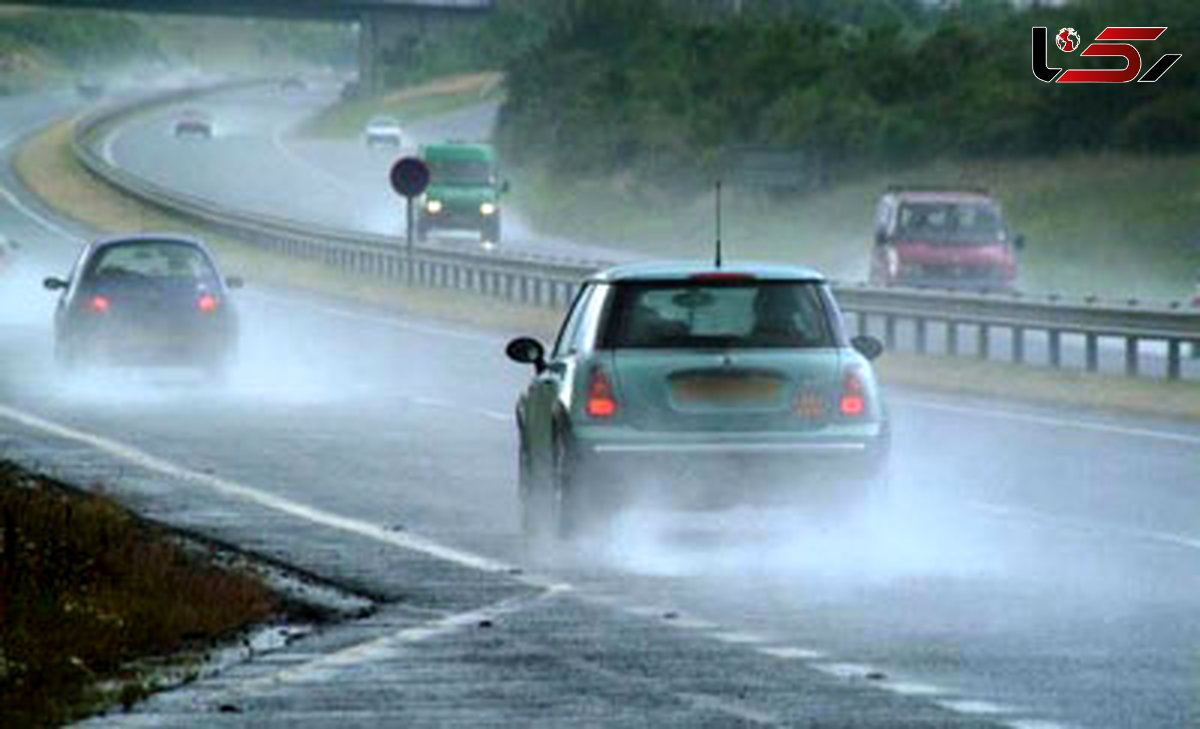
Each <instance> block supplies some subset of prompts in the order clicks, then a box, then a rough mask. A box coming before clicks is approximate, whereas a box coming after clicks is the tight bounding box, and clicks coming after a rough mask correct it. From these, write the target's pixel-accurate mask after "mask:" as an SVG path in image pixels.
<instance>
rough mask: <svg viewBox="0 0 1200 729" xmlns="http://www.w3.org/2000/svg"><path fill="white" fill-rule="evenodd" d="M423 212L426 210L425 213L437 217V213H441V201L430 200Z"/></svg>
mask: <svg viewBox="0 0 1200 729" xmlns="http://www.w3.org/2000/svg"><path fill="white" fill-rule="evenodd" d="M425 210H426V212H429V213H433V214H434V215H437V214H438V213H440V212H442V201H441V200H430V201H428V202H426V203H425Z"/></svg>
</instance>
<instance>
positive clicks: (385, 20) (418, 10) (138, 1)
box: [0, 0, 493, 89]
mask: <svg viewBox="0 0 1200 729" xmlns="http://www.w3.org/2000/svg"><path fill="white" fill-rule="evenodd" d="M0 5H21V6H41V7H45V8H80V9H92V10H120V11H127V12H142V13H175V14H180V13H183V14H192V15H218V16H220V15H224V16H236V17H264V18H283V19H293V20H330V21H342V22H357V23H358V25H359V55H358V59H359V78H360V79H361V80H362V82H363V85H364V86H365V87H367V88H369V89H375V88H378V86H379V81H380V60H381V59H383V58H385V57H386V58H390V59H396V60H399V61H400V62H402V63H403V62H405V60H406V59H407V60H412V59H414V58H415V56H416V54H417V53H418V52H419V49H420V48H421V47H422V46H423V45H425V44H427V43H430V42H436V39H437V38H438V37H439V36H440V35H442V34H444V32H445V31H446V30H448V29H450V28H454V27H457V26H460V25H463V24H466V23H475V22H478V21H479V19H480V18H481V17H482V15H483V13H486V12H488V11H490V10H491V9H492V5H493V0H41V1H40V2H39V1H38V0H20V1H18V2H5V1H4V0H0Z"/></svg>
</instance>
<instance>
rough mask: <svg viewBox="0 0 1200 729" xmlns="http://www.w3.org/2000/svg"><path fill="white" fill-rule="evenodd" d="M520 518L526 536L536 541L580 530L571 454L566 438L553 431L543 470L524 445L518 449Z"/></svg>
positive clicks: (580, 520)
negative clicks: (519, 455) (519, 452)
mask: <svg viewBox="0 0 1200 729" xmlns="http://www.w3.org/2000/svg"><path fill="white" fill-rule="evenodd" d="M521 453H522V455H521V457H520V462H519V466H518V468H519V474H518V477H519V479H520V480H521V483H522V488H521V522H522V524H521V525H522V527H523V529H524V531H525V534H526V536H528V537H530V538H531V539H533V540H535V541H537V542H551V541H557V540H563V539H569V538H571V537H573V536H575V535H576V534H578V533H579V531H580V527H581V526H582V524H583V518H582V517H583V513H582V511H583V510H582V508H581V506H582V505H581V504H580V500H579V495H578V493H577V492H576V489H575V487H574V484H575V473H574V467H575V466H574V456H573V455H572V453H571V446H570V440H569V438H568V437H567V436H566V435H565V434H563V433H561V432H556V433H555V434H554V437H553V441H552V444H551V449H550V454H549V458H548V459H547V462H546V464H545V466H546V468H545V469H544V473H541V472H539V470H538V468H537V466H536V464H535V463H534V461H533V457H532V454H531V453H529V451H528V449H527V448H522V449H521Z"/></svg>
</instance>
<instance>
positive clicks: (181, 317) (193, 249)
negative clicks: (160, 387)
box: [43, 234, 242, 376]
mask: <svg viewBox="0 0 1200 729" xmlns="http://www.w3.org/2000/svg"><path fill="white" fill-rule="evenodd" d="M43 285H44V286H45V288H47V289H49V290H51V291H59V292H61V295H60V296H59V300H58V306H57V309H56V310H55V315H54V342H55V357H56V359H57V360H58V362H59V363H60V364H61V365H62V366H64V368H66V369H73V368H75V367H77V366H79V365H95V364H112V365H133V366H163V365H166V366H195V367H199V368H201V369H203V370H204V371H206V372H208V373H210V374H212V375H214V376H220V375H222V374H223V373H224V370H225V368H226V366H227V365H228V364H229V362H230V361H231V359H232V358H233V356H234V354H235V352H236V348H237V338H238V320H237V313H236V311H235V310H234V306H233V301H232V299H231V298H230V295H229V290H230V289H235V288H239V287H240V286H241V285H242V282H241V279H239V278H236V277H230V278H224V277H222V276H221V274H220V273H219V272H218V270H217V266H216V264H215V263H214V262H213V258H212V255H211V254H210V253H209V252H208V249H207V248H205V246H204V244H203V243H201V242H200V241H198V240H196V239H193V238H188V237H183V236H177V235H169V234H168V235H137V236H131V237H121V238H110V239H106V240H101V241H97V242H93V243H90V244H88V245H86V246H85V247H84V248H83V251H82V252H81V253H80V255H79V258H78V259H77V260H76V262H75V266H74V268H73V269H72V271H71V274H70V276H68V277H67V278H65V279H61V278H47V279H45V281H44V282H43Z"/></svg>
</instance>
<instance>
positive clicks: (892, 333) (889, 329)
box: [883, 314, 896, 349]
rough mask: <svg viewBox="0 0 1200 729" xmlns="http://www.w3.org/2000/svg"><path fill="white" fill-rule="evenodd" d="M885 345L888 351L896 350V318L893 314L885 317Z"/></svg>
mask: <svg viewBox="0 0 1200 729" xmlns="http://www.w3.org/2000/svg"><path fill="white" fill-rule="evenodd" d="M883 345H884V346H885V347H887V348H888V349H895V348H896V317H895V316H894V315H892V314H884V316H883Z"/></svg>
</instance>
